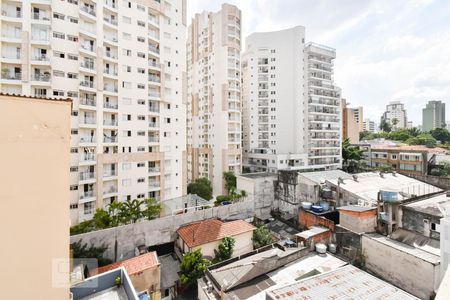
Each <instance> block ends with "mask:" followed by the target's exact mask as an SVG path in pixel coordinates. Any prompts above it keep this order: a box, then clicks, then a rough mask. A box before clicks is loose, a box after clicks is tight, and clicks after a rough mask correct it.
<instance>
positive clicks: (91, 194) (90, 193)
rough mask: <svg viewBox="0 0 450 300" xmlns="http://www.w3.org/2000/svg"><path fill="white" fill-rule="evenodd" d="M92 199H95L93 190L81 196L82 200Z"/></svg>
mask: <svg viewBox="0 0 450 300" xmlns="http://www.w3.org/2000/svg"><path fill="white" fill-rule="evenodd" d="M92 197H94V191H93V190H91V191H86V192H82V193H81V194H80V199H86V198H92Z"/></svg>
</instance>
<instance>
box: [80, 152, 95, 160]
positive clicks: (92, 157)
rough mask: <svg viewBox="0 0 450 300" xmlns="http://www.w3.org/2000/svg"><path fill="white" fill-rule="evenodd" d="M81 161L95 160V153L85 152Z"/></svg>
mask: <svg viewBox="0 0 450 300" xmlns="http://www.w3.org/2000/svg"><path fill="white" fill-rule="evenodd" d="M81 161H95V154H94V153H84V155H82V156H81Z"/></svg>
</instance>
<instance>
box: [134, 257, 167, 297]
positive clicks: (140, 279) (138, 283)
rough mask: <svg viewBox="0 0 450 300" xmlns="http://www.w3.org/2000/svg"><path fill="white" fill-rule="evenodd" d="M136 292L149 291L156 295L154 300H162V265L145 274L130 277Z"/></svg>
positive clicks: (148, 270) (146, 271)
mask: <svg viewBox="0 0 450 300" xmlns="http://www.w3.org/2000/svg"><path fill="white" fill-rule="evenodd" d="M130 279H131V282H132V283H133V286H134V289H135V290H136V292H138V293H140V292H144V291H148V292H149V293H154V294H153V298H152V299H155V300H157V299H160V297H161V291H160V288H161V282H160V281H161V265H158V266H156V267H153V268H150V269H147V270H145V271H143V272H140V273H136V274H132V275H130Z"/></svg>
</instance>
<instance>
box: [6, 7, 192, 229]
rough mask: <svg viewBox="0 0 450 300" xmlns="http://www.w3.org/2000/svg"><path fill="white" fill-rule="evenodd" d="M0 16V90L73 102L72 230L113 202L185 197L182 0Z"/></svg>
mask: <svg viewBox="0 0 450 300" xmlns="http://www.w3.org/2000/svg"><path fill="white" fill-rule="evenodd" d="M1 9H2V15H1V17H0V18H1V24H2V26H1V27H2V35H1V40H0V45H1V51H2V57H1V67H2V74H1V75H2V76H1V81H0V88H1V91H2V92H4V93H15V94H23V95H32V96H38V97H39V96H47V97H49V96H50V97H52V96H54V97H68V98H72V99H73V111H72V139H71V168H70V208H71V210H70V211H71V223H72V225H74V224H77V223H79V222H82V221H84V220H88V219H91V218H92V216H93V214H94V212H95V209H96V208H104V207H106V206H107V205H108V204H109V203H111V202H112V201H114V200H119V201H123V200H126V199H136V198H142V199H143V198H148V197H153V198H156V199H158V200H164V199H167V198H172V197H178V196H181V195H182V194H183V193H185V188H186V186H185V178H183V177H185V175H186V174H185V172H184V171H183V165H185V164H186V160H185V157H186V156H185V155H186V146H185V129H184V128H185V117H186V116H185V103H184V102H183V93H184V92H185V89H184V87H183V81H184V79H185V62H186V61H185V29H186V15H185V14H186V4H185V1H184V0H170V1H161V2H160V1H157V0H150V1H143V0H130V1H118V0H104V1H92V0H67V1H59V0H53V1H51V0H39V1H13V0H4V1H2V2H1ZM68 171H69V170H68ZM67 188H68V189H69V186H68V187H67ZM61 201H64V199H61Z"/></svg>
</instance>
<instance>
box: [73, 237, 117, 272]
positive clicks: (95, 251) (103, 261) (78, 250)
mask: <svg viewBox="0 0 450 300" xmlns="http://www.w3.org/2000/svg"><path fill="white" fill-rule="evenodd" d="M70 248H71V249H72V251H73V258H78V259H81V258H95V259H97V261H98V266H99V267H102V266H105V265H109V264H111V263H112V260H110V259H108V258H105V257H103V254H104V253H105V251H106V250H107V249H108V246H106V245H105V244H102V245H100V246H98V247H96V246H94V245H91V246H89V247H88V245H87V244H83V240H79V241H78V242H75V243H73V244H71V245H70Z"/></svg>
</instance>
